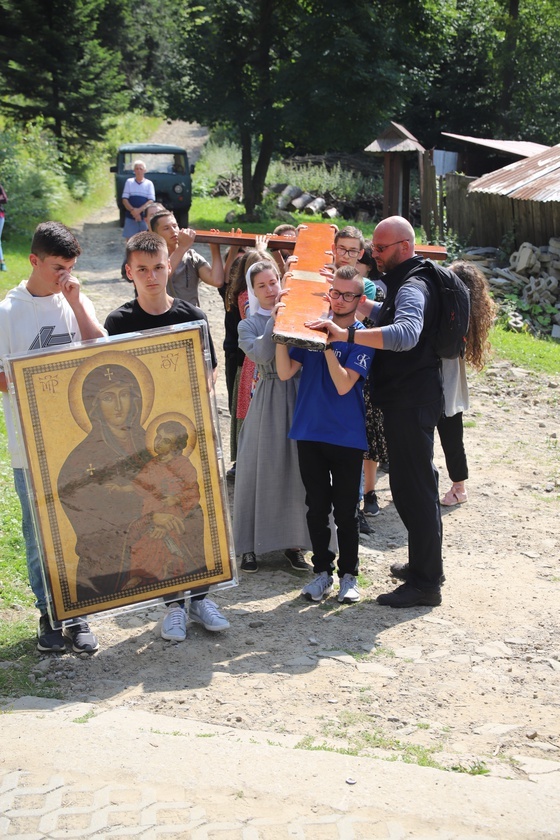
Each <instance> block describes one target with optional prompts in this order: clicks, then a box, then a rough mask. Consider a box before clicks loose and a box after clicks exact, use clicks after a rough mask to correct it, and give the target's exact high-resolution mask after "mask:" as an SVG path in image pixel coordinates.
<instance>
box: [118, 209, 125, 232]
mask: <svg viewBox="0 0 560 840" xmlns="http://www.w3.org/2000/svg"><path fill="white" fill-rule="evenodd" d="M125 213H126V210H125V209H124V207H121V208H120V209H119V224H120V226H121V227H124V217H125Z"/></svg>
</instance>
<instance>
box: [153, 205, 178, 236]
mask: <svg viewBox="0 0 560 840" xmlns="http://www.w3.org/2000/svg"><path fill="white" fill-rule="evenodd" d="M167 216H173V218H175V213H173V211H172V210H161V211H160V212H159V213H155V214H154V215H153V216H152V218H151V219H150V227H151V228H152V230H153V232H154V233H156V231H157V229H158V227H159V223H160V222H161V220H162V219H164V218H167Z"/></svg>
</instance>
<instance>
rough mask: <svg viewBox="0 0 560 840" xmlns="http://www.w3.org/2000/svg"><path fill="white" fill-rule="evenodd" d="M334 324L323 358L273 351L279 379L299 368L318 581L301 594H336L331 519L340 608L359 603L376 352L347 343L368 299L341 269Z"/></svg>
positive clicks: (302, 444) (300, 439)
mask: <svg viewBox="0 0 560 840" xmlns="http://www.w3.org/2000/svg"><path fill="white" fill-rule="evenodd" d="M328 295H329V298H330V303H331V310H332V313H333V314H332V318H333V322H334V323H335V324H337V325H338V326H339V327H340V328H341V330H342V331H343V332H344V334H345V339H344V340H343V341H334V342H332V343H328V344H327V346H326V349H325V352H324V353H318V352H316V351H311V350H303V349H301V348H299V347H290V348H289V349H288V348H287V347H286V345H284V344H277V345H276V367H277V371H278V376H279V378H280V379H282V380H286V379H291V377H292V376H294V375H295V374H296V373H297V372H298V371H299V370H300V368H301V369H302V374H301V380H300V384H299V390H298V396H297V400H296V406H295V410H294V416H293V421H292V427H291V429H290V433H289V437H290V438H291V439H292V440H296V441H297V447H298V460H299V469H300V473H301V478H302V481H303V484H304V487H305V492H306V498H305V503H306V505H307V525H308V527H309V536H310V537H311V545H312V546H313V558H312V559H313V571H314V572H315V574H316V575H317V577H316V578H315V580H313V581H312V582H311V583H309V584H307V586H304V588H303V589H302V593H301V594H302V595H303V596H304V597H305V598H307V600H309V601H321V600H322V599H323V598H326V597H327V596H328V595H330V593H331V592H332V589H333V572H334V568H335V563H334V560H335V554H334V552H332V551H331V550H330V549H329V542H330V538H331V532H330V526H329V515H330V512H331V510H332V511H333V513H334V521H335V524H336V531H337V537H338V548H339V556H338V563H337V566H338V569H337V570H338V577H339V579H340V590H339V592H338V601H339V602H340V603H355V602H356V601H359V600H360V593H359V591H358V586H357V583H356V576H357V574H358V548H359V529H358V512H357V506H358V498H359V488H360V476H361V472H362V463H363V456H364V451H365V449H367V439H366V427H365V408H364V395H363V383H364V380H365V377H366V376H367V373H368V370H369V367H370V364H371V359H372V356H373V352H372V351H371V350H369V349H367V348H363V347H357V346H356V345H354V344H352V343H351V342H350V341H349V340H347V339H346V333H347V331H348V332H349V333H350V334H353V333H354V332H356V331H358V330H361V329H363V327H362V324H361V323H360V322H359V321H358V320H356V309H357V308H358V305H359V304H360V303H362V302H363V301H364V300H365V295H364V281H363V278H362V277H361V276H360V274H359V273H358V272H357V271H356V269H355V268H353V267H352V266H349V265H345V266H343V267H342V268H339V269H337V271H336V273H335V275H334V278H333V283H332V287H331V288H330V289H329V292H328Z"/></svg>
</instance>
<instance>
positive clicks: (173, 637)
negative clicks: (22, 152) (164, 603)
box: [161, 607, 187, 642]
mask: <svg viewBox="0 0 560 840" xmlns="http://www.w3.org/2000/svg"><path fill="white" fill-rule="evenodd" d="M161 638H162V639H167V641H168V642H184V641H185V639H186V638H187V616H186V615H185V610H184V609H183V607H168V608H167V612H166V614H165V616H164V619H163V621H162V623H161Z"/></svg>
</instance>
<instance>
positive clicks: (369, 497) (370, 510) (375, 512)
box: [363, 490, 380, 516]
mask: <svg viewBox="0 0 560 840" xmlns="http://www.w3.org/2000/svg"><path fill="white" fill-rule="evenodd" d="M363 510H364V513H367V514H369V516H379V512H380V511H379V505H378V504H377V496H376V495H375V491H374V490H370V491H369V493H366V494H365V496H364V508H363Z"/></svg>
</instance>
